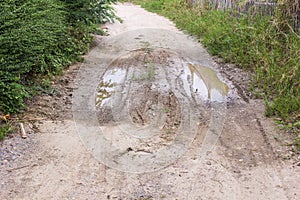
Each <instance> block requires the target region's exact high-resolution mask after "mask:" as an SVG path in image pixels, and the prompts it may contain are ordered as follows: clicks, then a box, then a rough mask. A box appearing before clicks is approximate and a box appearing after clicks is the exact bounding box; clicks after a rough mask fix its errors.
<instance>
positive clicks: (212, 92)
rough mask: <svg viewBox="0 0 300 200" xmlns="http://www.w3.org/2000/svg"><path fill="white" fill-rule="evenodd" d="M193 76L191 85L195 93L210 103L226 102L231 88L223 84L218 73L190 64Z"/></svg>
mask: <svg viewBox="0 0 300 200" xmlns="http://www.w3.org/2000/svg"><path fill="white" fill-rule="evenodd" d="M188 68H189V71H190V74H191V82H192V83H191V85H192V87H193V90H194V92H195V93H200V95H201V96H202V97H204V98H205V99H209V100H210V101H224V100H225V98H226V96H227V95H228V92H229V87H228V86H227V85H226V84H225V83H224V82H222V81H221V80H220V79H219V78H218V76H217V73H216V72H215V71H214V70H212V69H210V68H208V67H203V66H201V65H192V64H188Z"/></svg>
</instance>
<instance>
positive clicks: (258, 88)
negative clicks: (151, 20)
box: [131, 0, 300, 133]
mask: <svg viewBox="0 0 300 200" xmlns="http://www.w3.org/2000/svg"><path fill="white" fill-rule="evenodd" d="M131 2H133V3H136V4H139V5H141V6H142V7H143V8H145V9H147V10H149V11H151V12H156V13H158V14H160V15H163V16H165V17H168V18H169V19H171V20H172V21H173V22H174V23H175V24H176V26H177V27H178V28H180V29H182V30H184V31H186V32H187V33H189V34H191V35H194V36H196V37H197V38H198V39H199V41H200V42H201V43H202V44H203V45H204V46H205V47H206V48H207V50H208V51H209V53H210V54H211V55H216V56H218V57H220V58H222V59H223V61H224V62H230V63H234V64H235V65H236V66H238V67H240V68H243V69H245V70H247V71H249V72H250V73H252V74H253V92H255V93H256V95H257V96H258V97H260V98H263V99H264V100H265V104H266V112H265V113H266V116H268V117H271V116H273V117H275V118H276V119H277V122H279V123H280V124H282V125H283V126H284V127H286V128H287V129H289V130H291V132H294V133H299V130H300V31H298V32H295V31H292V29H291V28H290V26H289V24H288V23H287V20H286V16H284V14H283V13H281V12H280V11H277V12H276V14H275V16H261V15H259V16H258V15H257V16H247V15H245V16H240V17H239V18H237V17H234V16H233V15H232V14H230V13H228V12H222V11H217V10H210V9H203V8H199V7H191V6H188V5H187V4H186V1H184V0H132V1H131Z"/></svg>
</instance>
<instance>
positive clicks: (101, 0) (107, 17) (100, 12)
mask: <svg viewBox="0 0 300 200" xmlns="http://www.w3.org/2000/svg"><path fill="white" fill-rule="evenodd" d="M61 1H62V2H64V3H65V4H66V11H67V12H68V13H69V14H68V21H69V22H71V23H73V24H74V23H75V24H76V23H78V22H82V23H84V24H87V25H91V24H102V23H105V22H113V21H114V19H115V18H116V15H115V13H114V10H113V8H112V6H111V3H115V2H117V0H61Z"/></svg>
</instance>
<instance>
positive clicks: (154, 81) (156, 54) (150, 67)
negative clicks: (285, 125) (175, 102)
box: [96, 49, 229, 109]
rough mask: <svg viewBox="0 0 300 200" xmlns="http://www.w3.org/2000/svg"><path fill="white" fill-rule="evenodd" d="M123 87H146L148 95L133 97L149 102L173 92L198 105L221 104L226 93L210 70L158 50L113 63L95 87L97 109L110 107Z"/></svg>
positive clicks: (129, 55) (225, 87)
mask: <svg viewBox="0 0 300 200" xmlns="http://www.w3.org/2000/svg"><path fill="white" fill-rule="evenodd" d="M167 71H168V72H167ZM169 72H170V73H169ZM166 73H168V74H166ZM126 87H133V90H136V92H138V91H139V89H140V88H147V90H148V91H149V90H151V91H152V94H148V92H146V91H139V92H142V93H136V94H134V95H135V96H141V95H142V96H147V95H150V96H147V98H150V99H151V96H153V95H154V96H158V94H167V93H168V92H170V91H172V89H176V90H178V91H180V92H181V93H183V94H184V95H185V96H186V97H190V98H196V99H198V101H199V100H200V101H202V103H203V102H205V101H208V102H209V101H217V102H223V101H225V100H226V97H227V96H228V93H229V87H228V86H227V84H226V83H224V82H223V81H221V80H220V79H219V78H218V76H217V73H216V72H215V71H214V70H213V69H211V68H209V67H205V66H201V65H199V64H192V63H189V62H188V61H186V60H184V59H183V58H179V57H178V56H177V55H176V54H174V53H173V52H168V51H167V50H162V49H158V50H150V49H138V50H134V51H132V52H130V53H128V54H126V55H123V56H121V57H120V58H118V59H116V60H114V61H113V62H112V63H111V65H110V67H109V68H108V70H107V71H106V72H105V73H104V75H103V76H102V79H101V81H100V83H99V85H98V87H97V91H96V107H97V108H99V109H101V108H103V107H105V106H106V105H109V104H111V103H112V101H113V100H112V99H113V94H116V92H120V90H122V91H121V92H122V93H124V92H126ZM178 87H181V88H178ZM134 98H136V97H134ZM166 109H167V108H166Z"/></svg>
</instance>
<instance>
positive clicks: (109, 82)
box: [96, 68, 126, 108]
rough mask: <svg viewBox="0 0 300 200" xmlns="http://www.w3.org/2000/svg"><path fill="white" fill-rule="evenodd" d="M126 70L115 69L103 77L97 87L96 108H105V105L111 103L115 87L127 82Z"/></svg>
mask: <svg viewBox="0 0 300 200" xmlns="http://www.w3.org/2000/svg"><path fill="white" fill-rule="evenodd" d="M125 75H126V70H125V69H120V68H119V69H113V70H109V71H107V72H106V73H105V75H104V76H103V78H102V80H101V82H100V83H99V85H98V87H97V94H96V107H97V108H99V107H103V106H104V104H105V103H107V102H108V101H109V99H110V98H111V96H112V95H113V93H114V92H115V87H116V86H117V85H119V84H121V83H122V82H123V81H124V80H125Z"/></svg>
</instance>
